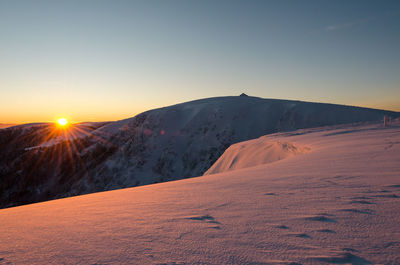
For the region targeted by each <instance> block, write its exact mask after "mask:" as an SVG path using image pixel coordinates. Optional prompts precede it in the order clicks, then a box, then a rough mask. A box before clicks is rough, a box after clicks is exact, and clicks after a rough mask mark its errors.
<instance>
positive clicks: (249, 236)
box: [0, 124, 400, 264]
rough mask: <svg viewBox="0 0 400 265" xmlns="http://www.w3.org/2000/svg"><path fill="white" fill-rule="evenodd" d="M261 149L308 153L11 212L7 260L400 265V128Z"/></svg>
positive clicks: (325, 134) (319, 136) (4, 239)
mask: <svg viewBox="0 0 400 265" xmlns="http://www.w3.org/2000/svg"><path fill="white" fill-rule="evenodd" d="M258 141H260V143H263V145H262V144H260V146H261V147H262V146H264V147H265V146H270V145H269V144H268V143H269V142H271V143H277V142H279V143H290V144H291V145H293V146H294V147H301V148H306V149H307V152H299V153H296V155H284V154H283V155H282V157H279V150H280V147H279V146H278V147H277V146H276V145H275V146H273V147H272V149H271V148H266V150H267V151H268V150H269V151H271V150H272V151H273V152H272V153H273V155H276V154H277V153H278V158H280V160H279V159H267V158H266V157H265V156H263V155H262V154H259V153H258V154H257V156H256V159H255V161H256V162H254V163H250V162H249V161H251V159H249V158H251V155H252V152H253V151H254V150H255V149H257V148H256V147H254V145H253V146H251V144H252V143H251V141H248V142H243V143H240V144H241V145H243V146H244V149H246V146H247V147H248V148H247V150H251V152H250V151H249V152H247V153H245V154H246V155H243V154H242V155H240V152H237V148H236V149H235V148H229V149H228V150H227V151H226V153H225V154H224V155H223V156H225V157H231V158H232V159H234V158H235V157H236V158H235V160H234V162H235V163H234V164H236V165H237V166H235V167H230V166H229V165H223V164H221V160H219V161H217V162H216V163H220V166H219V167H218V168H219V170H218V172H221V173H218V174H211V175H206V176H202V177H198V178H192V179H186V180H180V181H171V182H167V183H161V184H154V185H148V186H141V187H136V188H129V189H123V190H115V191H108V192H101V193H95V194H90V195H84V196H77V197H72V198H67V199H60V200H54V201H48V202H44V203H37V204H31V205H26V206H20V207H15V208H9V209H2V210H0V263H1V262H3V263H4V264H7V263H8V262H10V263H12V264H47V263H52V264H290V263H291V262H295V263H293V264H298V263H300V264H400V226H399V224H400V125H399V124H397V125H392V126H391V127H387V128H383V127H382V125H380V124H367V125H357V126H356V125H354V126H336V127H330V128H317V129H308V130H300V131H296V132H291V133H281V134H274V135H270V136H265V137H262V138H260V139H258ZM249 144H250V146H249ZM281 147H282V146H281ZM281 149H282V150H284V149H285V148H281ZM289 149H290V148H289ZM232 150H233V151H235V152H237V153H233V154H229V153H227V152H232ZM302 150H305V149H302ZM258 151H259V150H258ZM282 152H284V151H282ZM222 158H223V157H221V159H222ZM282 158H283V159H282ZM227 161H228V160H225V163H228V162H227ZM229 161H230V162H232V160H229ZM226 170H228V171H226ZM216 172H217V171H216ZM211 173H215V172H211Z"/></svg>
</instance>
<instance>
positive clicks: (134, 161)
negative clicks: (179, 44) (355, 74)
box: [0, 93, 400, 207]
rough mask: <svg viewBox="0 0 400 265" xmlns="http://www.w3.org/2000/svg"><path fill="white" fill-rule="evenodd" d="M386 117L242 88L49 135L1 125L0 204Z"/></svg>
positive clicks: (118, 181)
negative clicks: (251, 143) (247, 144)
mask: <svg viewBox="0 0 400 265" xmlns="http://www.w3.org/2000/svg"><path fill="white" fill-rule="evenodd" d="M385 115H386V117H392V118H397V117H399V116H400V114H399V113H398V112H390V111H382V110H375V109H367V108H359V107H351V106H343V105H334V104H322V103H309V102H301V101H289V100H276V99H262V98H256V97H249V96H247V95H246V94H244V93H243V94H241V95H240V96H238V97H219V98H208V99H202V100H196V101H191V102H187V103H182V104H178V105H174V106H169V107H165V108H160V109H155V110H150V111H147V112H144V113H141V114H139V115H137V116H135V117H133V118H130V119H126V120H121V121H116V122H111V123H106V124H104V123H99V124H81V125H79V126H80V127H76V128H75V127H74V126H75V125H73V126H72V127H71V128H70V130H72V131H71V132H70V134H71V135H72V134H74V135H75V137H64V138H62V137H60V136H59V135H58V136H54V135H55V134H54V131H53V130H55V129H54V127H53V126H52V125H51V124H41V125H31V126H28V125H25V126H16V127H10V128H6V129H1V130H0V150H1V152H0V207H9V206H15V205H22V204H27V203H32V202H39V201H44V200H49V199H55V198H62V197H67V196H73V195H79V194H85V193H91V192H97V191H104V190H111V189H118V188H124V187H132V186H137V185H145V184H151V183H157V182H163V181H169V180H176V179H182V178H188V177H195V176H200V175H202V174H203V173H204V172H205V171H206V170H208V169H209V168H210V167H211V166H212V165H213V163H214V162H215V161H216V160H217V159H218V158H219V157H220V156H221V154H222V153H223V152H224V151H225V149H226V148H228V147H229V146H230V145H231V144H233V143H237V142H241V141H245V140H249V139H254V138H257V137H260V136H262V135H265V134H270V133H275V132H281V131H291V130H296V129H300V128H311V127H319V126H326V125H336V124H344V123H355V122H366V121H383V117H384V116H385ZM82 131H83V132H82ZM73 132H74V133H73ZM66 133H67V134H68V131H67V132H66ZM56 135H57V134H56Z"/></svg>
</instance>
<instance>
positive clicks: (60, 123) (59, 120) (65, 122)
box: [57, 118, 68, 126]
mask: <svg viewBox="0 0 400 265" xmlns="http://www.w3.org/2000/svg"><path fill="white" fill-rule="evenodd" d="M57 122H58V125H61V126H65V125H67V124H68V121H67V119H66V118H61V119H58V120H57Z"/></svg>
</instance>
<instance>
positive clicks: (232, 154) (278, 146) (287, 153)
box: [204, 137, 310, 175]
mask: <svg viewBox="0 0 400 265" xmlns="http://www.w3.org/2000/svg"><path fill="white" fill-rule="evenodd" d="M309 150H310V148H308V147H300V146H296V145H294V144H293V143H289V142H280V141H266V140H265V137H260V138H258V139H255V140H250V141H246V142H241V143H237V144H234V145H232V146H230V147H229V148H228V149H227V150H226V151H225V152H224V154H223V155H222V156H221V157H220V158H219V159H218V160H217V161H216V162H215V163H214V165H212V167H211V168H210V169H209V170H207V171H206V172H205V173H204V175H209V174H215V173H220V172H225V171H230V170H235V169H241V168H247V167H253V166H258V165H262V164H267V163H272V162H275V161H279V160H281V159H285V158H287V157H291V156H293V155H297V154H304V153H307V152H308V151H309Z"/></svg>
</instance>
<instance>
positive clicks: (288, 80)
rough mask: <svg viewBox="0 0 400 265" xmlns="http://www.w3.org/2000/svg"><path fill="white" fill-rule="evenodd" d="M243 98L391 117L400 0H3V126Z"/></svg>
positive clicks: (399, 65)
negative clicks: (383, 112)
mask: <svg viewBox="0 0 400 265" xmlns="http://www.w3.org/2000/svg"><path fill="white" fill-rule="evenodd" d="M242 92H245V93H247V94H249V95H252V96H259V97H264V98H281V99H295V100H304V101H316V102H330V103H340V104H348V105H358V106H367V107H375V108H384V109H389V110H397V111H400V1H378V0H376V1H367V0H360V1H351V0H338V1H330V0H329V1H324V0H317V1H305V0H304V1H295V0H293V1H286V0H276V1H272V0H271V1H268V0H265V1H251V0H243V1H233V0H232V1H221V0H210V1H205V0H201V1H200V0H198V1H194V0H193V1H192V0H187V1H183V0H182V1H170V0H159V1H152V0H146V1H133V0H131V1H121V0H109V1H100V0H94V1H84V0H79V1H73V0H68V1H60V0H55V1H54V0H48V1H40V0H35V1H33V0H28V1H19V0H0V123H23V122H41V121H54V119H55V118H57V117H60V116H66V117H67V118H69V119H71V120H72V121H74V122H79V121H101V120H118V119H123V118H128V117H132V116H134V115H136V114H138V113H140V112H142V111H145V110H148V109H152V108H155V107H162V106H166V105H171V104H175V103H180V102H184V101H188V100H193V99H198V98H206V97H214V96H225V95H239V94H240V93H242Z"/></svg>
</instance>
